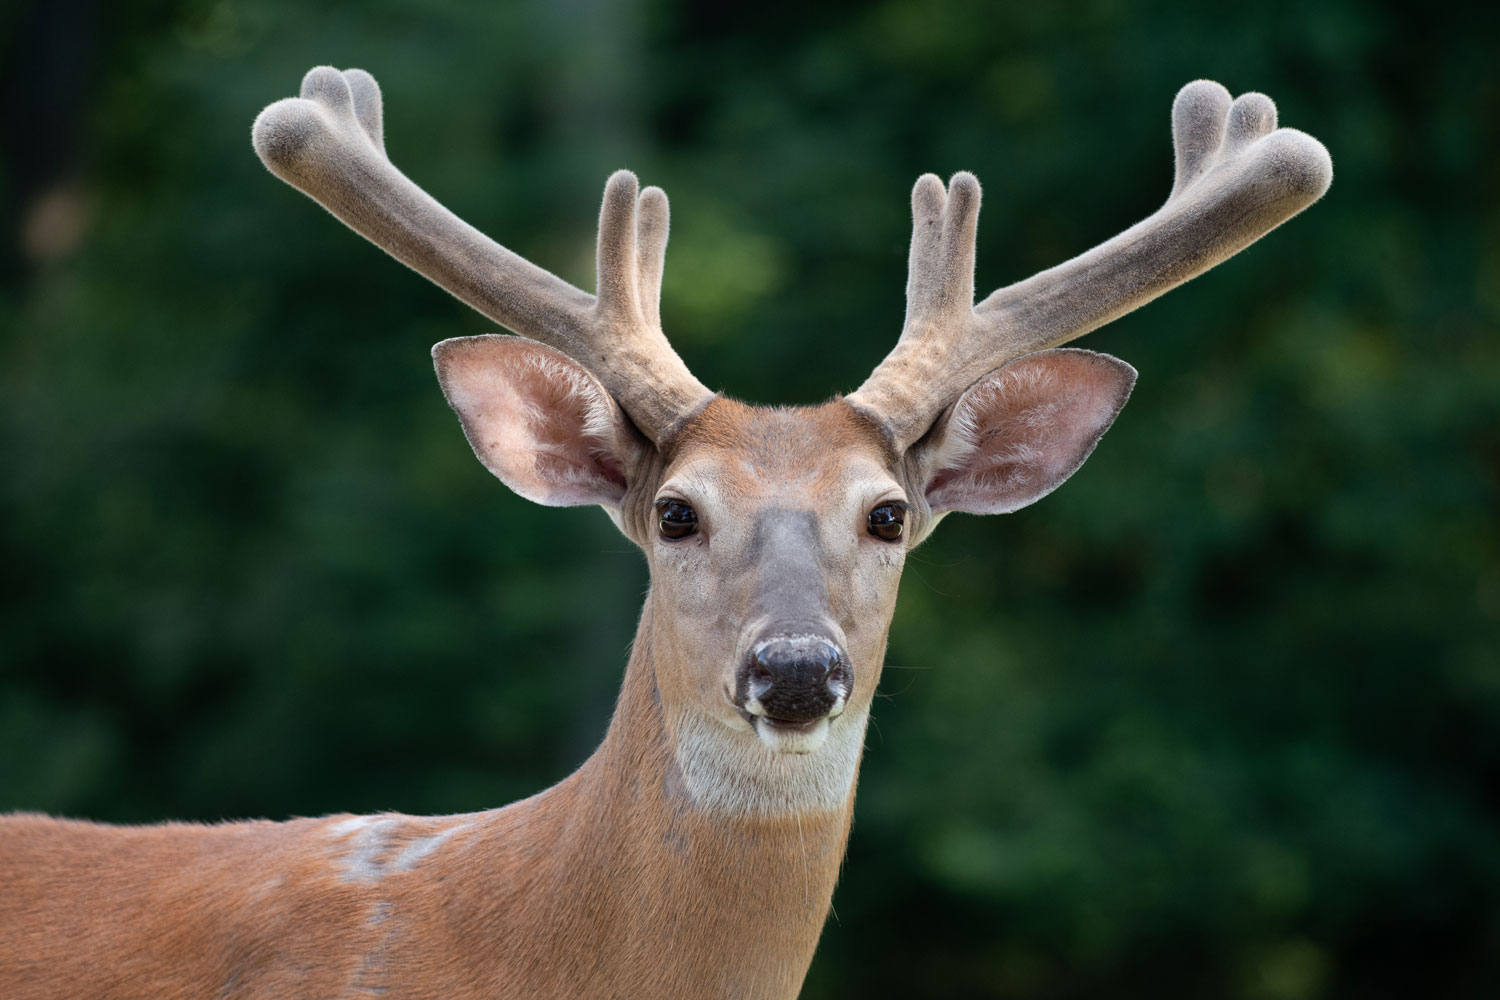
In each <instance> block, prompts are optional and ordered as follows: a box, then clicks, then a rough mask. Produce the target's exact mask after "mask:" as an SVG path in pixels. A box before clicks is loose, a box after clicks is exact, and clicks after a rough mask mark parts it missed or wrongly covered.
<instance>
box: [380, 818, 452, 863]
mask: <svg viewBox="0 0 1500 1000" xmlns="http://www.w3.org/2000/svg"><path fill="white" fill-rule="evenodd" d="M468 828H469V824H467V823H463V824H461V825H459V826H450V827H449V828H448V829H446V830H444V831H443V832H441V833H435V834H433V835H432V836H430V837H418V838H417V839H416V840H413V841H412V842H411V843H409V844H407V845H406V846H405V847H403V848H402V849H401V853H400V854H398V855H396V858H395V860H394V861H392V862H391V868H392V869H393V870H395V871H398V872H404V871H410V870H411V869H412V868H413V867H415V866H416V864H417V862H418V861H421V860H422V859H423V858H425V857H427V855H429V854H431V853H432V852H433V851H435V850H437V849H438V848H439V847H442V846H443V842H444V841H446V840H447V839H448V838H449V837H451V836H453V835H454V834H455V833H459V832H461V831H463V830H467V829H468Z"/></svg>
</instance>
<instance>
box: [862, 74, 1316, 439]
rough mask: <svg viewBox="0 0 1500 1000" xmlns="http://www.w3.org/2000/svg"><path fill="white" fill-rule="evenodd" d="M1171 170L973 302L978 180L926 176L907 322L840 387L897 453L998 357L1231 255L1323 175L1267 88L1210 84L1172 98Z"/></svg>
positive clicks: (917, 193) (1067, 332)
mask: <svg viewBox="0 0 1500 1000" xmlns="http://www.w3.org/2000/svg"><path fill="white" fill-rule="evenodd" d="M1172 138H1173V143H1174V145H1175V146H1176V151H1177V164H1176V180H1175V182H1174V183H1173V185H1172V193H1171V195H1170V196H1169V197H1168V198H1167V202H1166V204H1164V205H1163V206H1162V207H1161V208H1160V209H1158V210H1157V211H1156V212H1155V213H1154V214H1153V215H1151V216H1150V217H1149V218H1147V219H1145V220H1143V221H1141V222H1139V223H1137V224H1136V225H1134V226H1132V227H1131V228H1129V229H1127V230H1126V231H1125V232H1123V233H1121V234H1120V235H1118V236H1116V237H1115V238H1114V239H1112V240H1109V241H1108V242H1106V243H1103V244H1101V245H1100V246H1098V247H1095V248H1094V249H1093V250H1090V251H1088V252H1087V253H1085V254H1082V255H1080V256H1078V257H1075V258H1073V259H1072V260H1070V261H1068V262H1066V263H1064V264H1060V265H1058V266H1057V267H1054V268H1051V269H1049V270H1046V271H1043V272H1041V273H1040V274H1037V275H1035V276H1033V277H1031V278H1028V279H1026V280H1025V281H1021V282H1017V283H1016V284H1014V285H1010V286H1008V287H1006V288H1002V289H1000V290H999V291H996V292H994V293H993V294H992V295H990V296H989V297H988V298H986V299H985V300H984V301H983V302H980V303H979V304H978V305H974V235H975V230H976V227H977V225H978V221H979V182H978V181H977V180H975V179H974V175H973V174H969V173H958V174H955V175H954V176H953V179H952V180H951V181H950V182H949V184H948V188H947V190H946V191H945V190H944V188H943V182H942V181H940V180H939V179H938V178H937V177H935V176H933V175H932V174H927V175H925V176H923V177H922V178H920V179H919V180H918V181H917V184H916V187H915V188H914V189H913V190H912V196H911V200H912V241H911V257H910V262H909V265H908V278H907V286H906V297H907V305H906V322H905V325H904V327H903V329H902V331H901V339H900V340H899V341H898V342H897V344H896V347H895V349H894V350H892V351H891V353H890V355H889V356H887V357H886V359H885V360H884V361H882V362H881V363H880V365H879V366H878V367H876V369H875V371H874V372H873V373H872V374H871V375H870V377H869V378H868V379H867V380H866V381H865V383H864V385H862V386H860V387H859V389H858V390H856V391H855V392H853V393H851V394H850V395H849V396H848V397H847V398H848V400H849V402H850V403H852V404H853V405H855V406H856V407H857V408H859V409H861V410H863V411H865V412H866V413H868V414H870V415H871V416H873V417H874V418H876V419H877V420H878V421H879V422H880V423H882V424H883V425H884V426H885V427H886V429H887V431H888V432H889V434H890V436H891V438H892V442H893V444H894V445H895V446H896V448H897V449H898V450H901V449H904V448H906V447H907V446H908V445H910V444H912V443H913V442H914V441H916V440H917V439H919V438H920V437H921V436H922V435H923V434H925V433H926V432H927V429H928V428H929V427H930V426H931V425H932V423H933V421H934V420H935V419H936V418H937V417H938V415H939V414H941V413H942V411H943V409H944V408H945V407H947V406H948V405H949V404H950V403H951V402H952V401H953V400H954V399H955V398H956V397H957V396H958V394H959V393H961V392H962V391H963V390H964V389H965V388H967V387H968V386H970V385H972V384H973V383H974V382H975V381H976V380H977V379H979V378H980V377H981V376H983V375H984V374H985V373H986V372H989V371H991V370H993V369H995V368H998V367H1000V366H1001V365H1003V364H1005V363H1006V362H1008V361H1011V360H1013V359H1015V358H1018V357H1020V356H1021V355H1023V354H1029V353H1031V352H1032V351H1036V350H1040V349H1041V348H1044V347H1053V346H1056V345H1057V344H1061V343H1064V342H1066V341H1069V340H1072V339H1073V338H1075V337H1079V336H1082V335H1083V334H1085V333H1088V332H1089V331H1090V330H1093V329H1095V328H1096V327H1098V326H1101V325H1103V324H1104V323H1107V322H1109V321H1110V320H1112V319H1115V318H1116V317H1118V316H1123V315H1124V314H1125V313H1127V312H1130V311H1131V310H1132V309H1135V308H1137V307H1138V306H1141V305H1144V304H1145V303H1147V302H1149V301H1151V300H1152V299H1154V298H1156V297H1157V296H1158V295H1160V294H1162V293H1163V292H1166V291H1168V290H1170V289H1172V288H1174V287H1176V286H1177V285H1180V284H1182V283H1183V282H1185V281H1187V280H1188V279H1190V278H1194V277H1196V276H1197V275H1199V274H1202V273H1203V272H1204V271H1206V270H1208V269H1209V268H1211V267H1213V266H1214V265H1215V264H1218V263H1219V262H1221V261H1223V260H1224V259H1226V258H1227V257H1230V256H1232V255H1233V254H1236V253H1238V252H1239V251H1240V250H1243V249H1244V248H1245V247H1247V246H1249V245H1250V244H1251V243H1253V242H1255V241H1256V240H1258V239H1260V237H1262V236H1264V235H1265V234H1266V233H1268V232H1270V231H1271V230H1272V229H1274V228H1276V227H1277V226H1279V225H1280V224H1281V223H1283V222H1285V221H1286V220H1287V219H1290V218H1291V217H1292V216H1294V215H1296V214H1297V213H1298V212H1300V211H1302V210H1303V209H1304V208H1306V207H1307V206H1309V205H1311V204H1312V203H1313V202H1314V201H1317V200H1318V198H1320V197H1322V195H1323V192H1325V191H1327V190H1328V185H1329V184H1330V183H1331V182H1332V180H1333V163H1332V161H1331V160H1330V159H1329V156H1328V151H1327V150H1326V149H1324V148H1323V145H1322V143H1320V142H1318V140H1316V139H1314V138H1313V137H1312V136H1310V135H1307V134H1306V133H1303V132H1299V131H1297V130H1295V129H1289V128H1283V129H1278V128H1276V106H1275V105H1274V104H1272V103H1271V99H1270V98H1268V97H1266V96H1265V95H1264V94H1255V93H1250V94H1245V95H1243V96H1241V97H1240V98H1239V99H1238V100H1234V101H1231V100H1230V96H1229V91H1227V90H1225V89H1224V88H1223V87H1221V86H1220V85H1219V84H1217V83H1213V82H1211V81H1208V80H1198V81H1196V82H1194V83H1190V84H1188V85H1187V86H1186V87H1183V88H1182V90H1181V91H1179V92H1178V94H1177V99H1176V100H1175V101H1174V102H1173V105H1172Z"/></svg>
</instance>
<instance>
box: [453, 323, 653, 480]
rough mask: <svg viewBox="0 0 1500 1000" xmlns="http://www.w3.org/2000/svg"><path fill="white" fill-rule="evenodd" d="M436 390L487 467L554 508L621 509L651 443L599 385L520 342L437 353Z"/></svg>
mask: <svg viewBox="0 0 1500 1000" xmlns="http://www.w3.org/2000/svg"><path fill="white" fill-rule="evenodd" d="M432 359H433V363H434V364H435V365H436V367H437V376H438V382H440V383H441V384H442V387H443V395H445V396H447V397H448V405H450V406H452V407H453V411H454V412H455V413H457V414H458V419H459V422H460V423H461V424H463V428H464V435H465V436H466V437H467V438H468V439H469V444H470V446H472V447H473V449H474V454H475V455H476V456H478V458H479V460H480V461H481V462H483V463H484V466H485V468H487V469H489V470H490V471H491V472H493V473H494V474H495V476H496V477H497V478H499V479H500V481H501V482H503V483H505V485H506V486H509V487H510V488H511V489H512V490H514V491H515V492H517V493H519V494H520V495H521V496H523V497H525V498H526V499H527V500H532V501H535V502H536V503H539V504H545V505H546V506H548V507H573V506H578V505H583V504H601V505H603V506H605V507H618V506H619V505H620V501H621V500H622V499H623V498H624V496H625V487H626V480H625V477H626V470H627V469H629V468H631V467H632V466H633V465H634V464H635V460H636V458H638V457H639V455H640V449H641V448H643V447H646V444H645V441H644V440H643V439H642V438H641V436H640V434H639V433H638V432H637V431H636V430H635V428H634V426H633V425H632V424H631V423H630V421H629V419H628V418H627V417H626V416H625V414H624V413H623V412H622V411H621V410H620V407H619V405H618V404H617V403H616V402H615V401H614V399H613V398H612V397H611V396H610V394H609V393H608V392H606V391H605V389H604V386H602V385H600V384H599V380H598V379H596V378H594V376H592V375H590V374H589V373H588V372H587V371H585V370H584V369H583V366H582V365H579V364H578V363H577V362H576V361H574V360H573V359H571V358H569V357H568V356H567V355H565V354H562V353H561V352H559V351H555V350H553V349H552V348H550V347H544V346H543V345H541V344H538V343H536V342H535V341H531V340H523V339H522V338H520V337H502V336H499V335H494V334H491V335H487V336H482V337H456V338H454V339H452V340H445V341H443V342H442V343H440V344H438V345H437V346H436V347H434V348H433V349H432Z"/></svg>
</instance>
